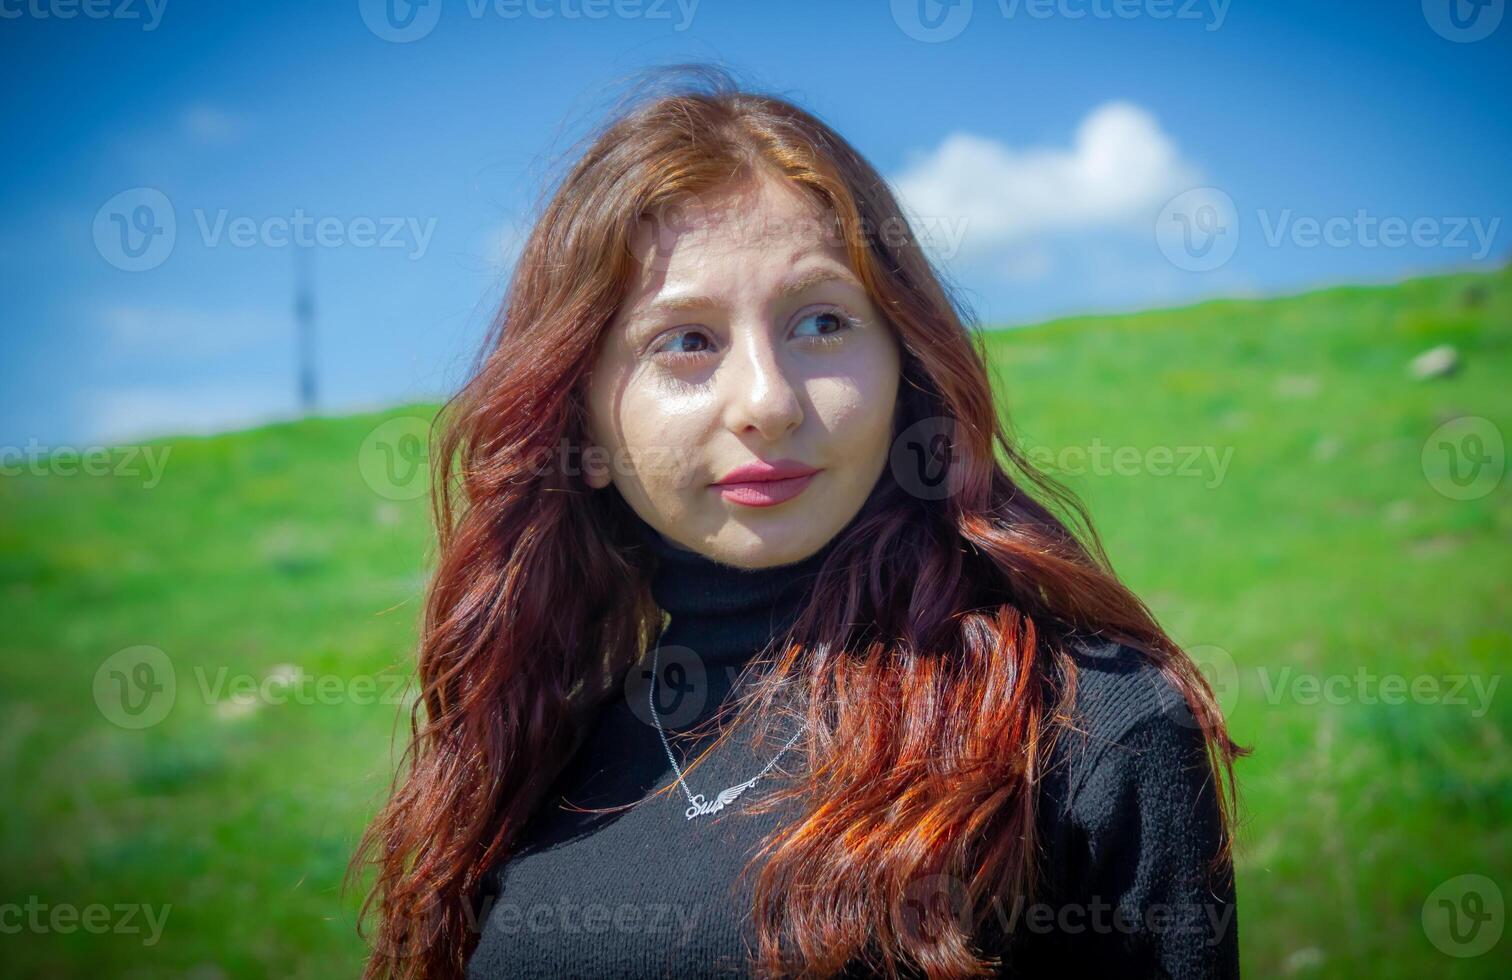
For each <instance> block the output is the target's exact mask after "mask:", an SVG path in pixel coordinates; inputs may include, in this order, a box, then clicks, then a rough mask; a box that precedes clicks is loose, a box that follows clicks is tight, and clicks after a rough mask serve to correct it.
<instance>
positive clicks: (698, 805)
mask: <svg viewBox="0 0 1512 980" xmlns="http://www.w3.org/2000/svg"><path fill="white" fill-rule="evenodd" d="M760 778H761V777H760V776H757V777H756V779H760ZM756 779H748V780H746V781H745V782H743V783H740V784H739V785H737V786H731V787H730V788H729V789H726V790H721V791H720V793H719V795H718V796H717V797H715V798H714V802H713V803H710V802H708V801H706V800H705V799H704V795H703V794H702V793H699V794H698V795H697V796H694V797H693V798H692V800H691V801H690V802H691V803H692V804H693V805H692V806H690V807H688V809H687V810H686V811H685V812H684V816H686V817H687V818H688V819H689V820H692V819H693V818H694V817H702V816H705V815H707V814H711V813H718V812H719V811H720V810H723V809H724V808H725V807H727V806H729V805H730V804H731V803H734V802H735V799H736V797H738V796H740V794H741V793H744V792H745V791H746V790H748V789H750V788H751V787H752V786H755V785H756Z"/></svg>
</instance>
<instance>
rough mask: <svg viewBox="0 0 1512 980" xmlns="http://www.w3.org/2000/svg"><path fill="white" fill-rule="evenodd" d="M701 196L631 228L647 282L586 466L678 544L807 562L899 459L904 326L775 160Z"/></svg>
mask: <svg viewBox="0 0 1512 980" xmlns="http://www.w3.org/2000/svg"><path fill="white" fill-rule="evenodd" d="M697 205H698V206H697V208H696V209H695V210H694V213H693V214H691V215H689V216H687V220H686V221H685V222H684V227H682V228H680V229H677V230H670V229H666V228H656V227H654V226H651V225H646V226H643V227H642V228H641V230H640V234H639V235H638V236H637V238H636V240H635V241H634V242H633V248H634V250H635V254H636V257H637V258H638V259H639V261H640V268H641V270H642V276H641V282H640V283H639V284H638V285H637V286H635V287H633V288H632V290H631V293H630V295H629V296H628V297H627V298H626V301H625V302H624V304H623V305H622V306H621V308H620V310H619V311H618V313H617V315H616V316H615V318H614V321H613V322H612V323H611V324H610V326H609V328H608V329H607V330H606V331H605V334H604V336H603V338H602V339H601V341H600V346H599V349H598V351H597V355H596V360H595V362H594V366H593V369H592V373H591V376H590V378H589V391H588V402H589V404H588V415H589V438H590V439H591V440H592V442H593V444H594V446H595V447H596V449H594V450H591V451H590V453H589V454H588V455H587V456H586V457H585V460H584V469H585V473H586V474H587V478H588V481H589V483H590V485H592V486H594V487H598V488H602V487H606V486H608V485H609V484H610V482H612V483H613V484H614V486H615V487H617V488H618V490H619V492H620V494H621V495H622V496H623V497H624V498H625V500H626V502H627V503H629V505H630V506H631V508H633V509H634V510H635V512H636V513H637V514H638V515H640V517H641V518H642V519H643V520H644V521H645V522H646V523H647V524H649V525H650V526H651V527H653V528H654V529H656V530H657V531H658V532H660V533H661V535H662V536H663V537H665V538H666V539H667V540H669V541H670V542H671V543H672V544H674V545H678V546H681V547H683V548H687V549H689V550H692V551H696V552H699V553H700V554H703V555H705V556H707V557H709V558H712V559H714V560H716V561H720V562H723V563H725V564H728V565H736V566H739V567H742V568H765V567H770V566H773V565H785V564H788V563H791V562H795V561H800V560H802V559H804V558H807V557H808V556H809V555H811V554H813V553H814V552H815V551H817V550H818V549H819V548H820V547H822V546H823V545H824V544H825V543H826V542H827V541H829V540H830V539H831V538H832V537H834V535H835V534H836V533H838V532H839V531H840V529H841V528H843V527H845V525H846V524H847V523H849V522H850V520H851V518H853V517H854V516H855V515H856V514H857V512H859V511H860V509H861V505H862V504H863V503H864V502H865V501H866V498H867V496H868V495H869V494H870V493H871V490H872V488H873V487H874V486H875V485H876V482H877V479H878V478H879V477H880V476H881V474H882V470H883V468H884V467H885V466H886V465H887V459H888V452H889V447H890V440H891V436H892V416H893V407H894V404H895V402H896V399H897V394H898V380H899V370H900V367H899V351H898V345H897V341H896V340H895V339H894V337H893V334H892V330H891V328H890V327H889V326H888V325H887V324H886V323H884V322H883V321H882V318H881V317H880V316H879V315H878V313H877V311H876V310H875V309H874V308H873V306H872V304H871V302H870V300H869V299H868V297H867V294H866V291H865V289H864V288H863V287H862V285H861V282H860V280H859V279H858V278H857V276H856V274H855V271H854V270H853V269H852V268H851V267H850V264H849V262H848V261H847V258H846V255H845V250H844V248H843V247H841V246H840V244H839V243H838V241H837V240H836V238H835V236H833V235H829V234H826V233H825V228H826V227H828V226H827V225H826V224H825V222H824V221H823V220H822V219H823V218H824V215H823V213H822V212H821V210H820V208H819V206H818V204H817V203H816V202H814V201H812V200H811V199H810V198H809V197H807V196H806V195H805V194H804V192H803V191H802V190H800V189H799V188H796V187H793V186H791V185H789V184H788V183H786V182H785V181H782V180H781V179H779V178H775V177H769V176H763V177H762V178H760V179H759V180H758V181H757V182H755V183H748V184H745V185H742V186H739V187H734V186H732V187H731V188H728V189H726V190H725V191H723V192H721V193H719V194H714V195H705V196H703V197H701V198H700V199H699V201H698V202H697ZM748 467H754V468H755V470H756V471H757V472H754V473H753V472H752V471H749V470H748V471H747V472H745V473H741V472H738V470H739V469H742V468H748ZM773 467H775V469H774V468H773ZM763 469H765V470H767V472H760V471H761V470H763ZM791 474H800V475H798V476H791ZM802 474H807V475H802ZM783 477H786V478H785V479H782V478H783ZM774 478H776V479H774Z"/></svg>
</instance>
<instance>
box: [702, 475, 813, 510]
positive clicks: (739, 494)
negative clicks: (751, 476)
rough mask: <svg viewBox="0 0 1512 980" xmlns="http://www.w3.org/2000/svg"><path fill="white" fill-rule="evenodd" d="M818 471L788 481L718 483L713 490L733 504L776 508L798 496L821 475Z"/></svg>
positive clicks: (790, 478)
mask: <svg viewBox="0 0 1512 980" xmlns="http://www.w3.org/2000/svg"><path fill="white" fill-rule="evenodd" d="M819 472H820V471H818V470H815V471H814V472H813V473H807V474H805V475H803V476H794V477H789V478H788V479H786V480H760V481H752V482H748V483H716V484H714V485H713V489H714V490H717V491H719V495H720V496H721V497H723V498H724V499H726V500H728V501H730V502H731V503H733V504H743V505H745V506H746V507H775V506H777V505H778V504H780V503H784V502H786V501H788V500H792V499H793V498H794V497H796V496H798V495H799V494H800V493H802V492H803V491H804V489H805V488H807V487H808V485H809V484H810V483H812V482H813V479H814V477H816V476H818V475H819Z"/></svg>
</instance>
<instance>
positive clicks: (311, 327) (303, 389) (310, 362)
mask: <svg viewBox="0 0 1512 980" xmlns="http://www.w3.org/2000/svg"><path fill="white" fill-rule="evenodd" d="M294 261H295V284H294V322H295V329H296V331H297V333H298V336H297V338H296V343H297V344H298V348H299V349H298V360H299V407H300V409H301V411H303V412H304V414H306V415H309V414H310V413H311V412H313V411H315V294H314V289H313V287H312V286H311V283H310V255H309V248H308V246H304V245H296V246H295V247H294Z"/></svg>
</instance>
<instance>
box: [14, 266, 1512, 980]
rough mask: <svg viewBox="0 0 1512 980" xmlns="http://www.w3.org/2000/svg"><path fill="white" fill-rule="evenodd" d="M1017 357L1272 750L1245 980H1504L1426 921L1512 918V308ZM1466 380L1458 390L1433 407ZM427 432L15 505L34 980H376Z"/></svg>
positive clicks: (127, 470)
mask: <svg viewBox="0 0 1512 980" xmlns="http://www.w3.org/2000/svg"><path fill="white" fill-rule="evenodd" d="M989 343H990V347H991V351H992V356H993V360H994V365H995V370H996V371H997V375H998V382H999V392H1000V397H1001V400H1002V403H1003V404H1004V406H1005V408H1006V409H1007V410H1008V411H1009V413H1010V416H1011V418H1012V419H1013V421H1014V423H1015V425H1016V428H1017V430H1018V432H1019V434H1020V436H1021V439H1022V441H1023V442H1024V443H1026V444H1027V445H1028V446H1029V447H1030V448H1031V450H1032V452H1033V453H1034V454H1035V455H1036V457H1037V458H1038V459H1040V460H1041V461H1043V462H1044V463H1045V465H1046V466H1047V467H1049V468H1051V469H1054V470H1058V471H1060V472H1062V474H1063V475H1064V476H1065V478H1066V479H1067V482H1068V483H1070V484H1071V485H1072V487H1073V488H1074V489H1076V490H1077V491H1078V492H1079V493H1080V494H1081V495H1082V496H1083V499H1084V500H1086V501H1087V503H1088V504H1089V506H1090V508H1091V511H1092V514H1093V516H1094V519H1095V520H1096V522H1097V525H1098V527H1099V529H1100V530H1101V531H1102V533H1103V534H1104V538H1105V541H1106V543H1107V546H1108V549H1109V552H1110V554H1111V556H1112V558H1113V560H1114V562H1115V564H1116V566H1117V567H1118V570H1119V571H1120V573H1121V574H1123V575H1124V576H1125V577H1126V579H1127V580H1128V581H1129V582H1130V583H1131V584H1132V585H1133V586H1134V587H1135V588H1136V589H1137V590H1138V591H1139V592H1140V594H1142V595H1144V596H1145V597H1147V599H1148V600H1149V601H1150V603H1151V605H1152V606H1153V607H1154V609H1155V611H1156V612H1157V614H1158V615H1159V616H1160V617H1161V619H1162V621H1163V622H1164V623H1165V624H1166V625H1167V626H1168V628H1169V629H1170V630H1171V631H1172V632H1173V633H1174V634H1175V636H1176V637H1177V638H1178V639H1179V640H1180V641H1182V642H1184V643H1186V644H1188V645H1190V646H1192V648H1193V649H1194V651H1195V652H1196V653H1197V654H1198V656H1199V658H1200V659H1202V660H1203V661H1204V663H1205V664H1208V665H1209V666H1210V669H1211V672H1212V676H1213V677H1214V679H1215V683H1216V684H1217V685H1218V687H1219V690H1220V694H1221V696H1222V698H1223V701H1224V703H1225V706H1226V709H1227V711H1228V714H1229V716H1230V719H1231V722H1232V725H1233V727H1234V729H1235V732H1236V734H1237V737H1238V738H1239V739H1240V740H1241V741H1243V742H1245V743H1247V744H1250V745H1252V746H1253V747H1254V749H1255V754H1254V756H1253V757H1252V758H1251V759H1249V760H1247V761H1245V762H1244V763H1243V764H1242V768H1241V790H1242V793H1243V797H1244V814H1243V816H1244V819H1245V826H1244V834H1243V840H1242V845H1241V849H1240V853H1239V860H1240V880H1239V895H1240V916H1241V937H1242V946H1243V951H1244V959H1245V969H1246V973H1247V974H1248V975H1251V976H1267V977H1268V976H1282V975H1296V976H1355V975H1360V974H1363V973H1367V972H1368V974H1369V975H1371V976H1376V977H1383V978H1387V977H1404V978H1405V977H1421V976H1425V975H1432V976H1462V977H1471V976H1486V977H1490V976H1502V975H1505V972H1504V971H1505V970H1506V967H1507V965H1508V963H1509V961H1512V955H1509V954H1512V937H1504V938H1503V939H1502V940H1501V942H1500V944H1499V945H1497V946H1496V947H1495V948H1494V949H1492V950H1491V951H1489V952H1486V953H1484V954H1482V955H1478V956H1470V957H1463V956H1455V955H1449V953H1450V952H1454V953H1465V952H1473V951H1474V945H1473V943H1474V940H1470V941H1467V942H1466V943H1461V944H1458V945H1456V943H1455V941H1453V940H1452V939H1448V938H1445V934H1444V930H1443V928H1442V926H1441V925H1440V924H1435V923H1437V922H1438V921H1439V920H1437V919H1433V917H1432V916H1433V915H1435V914H1439V913H1437V912H1436V911H1435V910H1436V909H1437V908H1438V906H1437V904H1436V903H1437V900H1438V898H1440V897H1443V896H1444V895H1449V896H1450V900H1451V901H1455V902H1458V901H1460V897H1459V896H1460V893H1461V892H1463V890H1464V888H1465V887H1467V884H1466V883H1467V882H1469V883H1470V885H1474V880H1473V879H1463V878H1461V877H1460V876H1464V875H1483V876H1487V877H1489V878H1490V879H1492V880H1494V881H1495V882H1497V883H1498V884H1499V888H1500V892H1501V894H1502V895H1503V896H1504V897H1505V896H1512V853H1509V846H1512V829H1509V828H1512V752H1509V751H1508V749H1509V747H1508V739H1509V733H1512V726H1509V720H1512V708H1509V699H1512V690H1503V689H1502V686H1512V685H1501V684H1500V681H1501V679H1502V672H1503V670H1504V668H1505V665H1507V664H1508V663H1509V657H1512V613H1509V609H1512V602H1509V598H1512V595H1509V593H1512V585H1509V582H1512V577H1509V575H1508V572H1509V564H1512V562H1509V554H1512V548H1509V543H1512V477H1506V476H1504V475H1503V476H1501V478H1500V480H1499V482H1498V481H1497V479H1496V477H1497V475H1498V474H1500V473H1501V471H1502V468H1504V466H1505V451H1504V450H1501V451H1500V455H1497V452H1498V451H1497V450H1496V447H1495V445H1494V442H1495V440H1496V439H1498V438H1500V439H1503V440H1505V438H1506V437H1507V436H1508V435H1509V434H1512V348H1509V343H1512V273H1509V272H1503V273H1502V274H1499V275H1493V276H1477V275H1459V276H1447V277H1438V278H1431V279H1421V280H1414V281H1410V282H1405V283H1401V284H1397V285H1391V286H1381V287H1369V288H1363V287H1362V288H1340V289H1330V290H1325V291H1322V292H1316V293H1311V294H1307V295H1302V296H1296V297H1289V298H1281V299H1272V300H1262V301H1224V302H1210V303H1204V304H1201V305H1198V306H1193V307H1189V308H1184V309H1179V310H1170V311H1158V312H1150V313H1142V314H1138V315H1131V316H1117V317H1098V318H1088V319H1076V320H1064V321H1058V322H1054V323H1049V324H1045V325H1042V326H1038V327H1033V328H1028V329H1022V330H1016V331H1011V332H1002V333H996V334H993V335H992V336H991V338H990V341H989ZM1441 344H1450V345H1453V346H1454V347H1455V348H1456V350H1457V351H1458V352H1459V355H1460V357H1461V358H1462V364H1461V366H1460V368H1459V370H1458V371H1457V372H1455V373H1453V374H1451V375H1449V376H1447V377H1439V378H1434V379H1431V380H1423V381H1419V380H1415V379H1413V378H1412V377H1410V376H1409V364H1410V362H1411V361H1412V360H1413V358H1414V357H1415V356H1417V355H1419V354H1420V353H1422V352H1423V351H1424V350H1426V349H1428V348H1431V347H1434V346H1437V345H1441ZM432 410H433V408H432V407H427V406H413V407H407V408H400V409H395V410H393V411H390V412H386V413H382V414H378V415H370V416H362V417H350V418H340V419H311V420H307V421H303V422H299V423H294V424H285V425H277V426H269V427H265V428H260V429H255V430H250V431H245V432H237V433H232V434H227V435H221V436H215V437H208V438H186V439H173V440H161V441H158V442H155V443H152V444H150V446H149V447H148V448H149V449H151V451H152V452H155V453H158V454H163V453H166V456H163V455H159V456H158V457H157V458H158V460H159V461H160V462H162V463H163V466H162V468H161V471H160V472H158V473H157V474H156V478H155V479H154V476H153V471H152V469H151V467H150V465H149V462H148V460H147V459H146V458H144V457H143V456H142V455H141V454H138V455H137V458H136V459H135V461H134V463H133V462H131V461H127V460H126V459H125V454H124V453H117V454H116V455H114V456H113V457H111V458H110V459H109V460H108V461H107V462H106V463H98V465H96V466H95V467H94V469H95V471H96V473H97V474H98V475H88V474H87V473H85V472H80V466H78V465H73V464H70V463H69V461H68V460H67V459H66V458H64V457H61V456H58V457H55V458H54V459H53V460H52V461H51V462H48V463H40V464H38V465H37V466H35V467H30V468H32V469H36V470H37V472H28V473H23V474H21V475H7V476H3V477H0V515H3V517H0V615H3V616H4V620H5V622H6V624H7V628H6V629H5V630H4V632H3V634H0V665H3V666H0V678H3V680H0V785H3V786H5V787H7V789H8V792H7V795H8V797H9V799H8V803H7V805H6V806H4V807H3V808H0V905H4V904H6V903H11V904H13V905H16V906H20V910H19V911H18V912H16V913H13V914H12V919H11V921H20V918H21V917H24V918H25V919H26V921H27V922H28V923H29V925H27V926H25V927H24V928H23V930H22V931H21V933H20V934H0V961H3V962H5V963H6V964H7V965H8V967H9V968H10V969H9V970H8V971H7V972H14V973H16V974H19V975H36V976H78V975H88V976H99V977H103V976H144V977H145V976H154V977H157V976H169V975H172V976H194V977H199V978H213V977H221V976H227V977H242V976H246V977H263V976H280V977H320V978H324V977H329V976H351V975H354V974H355V973H356V972H357V969H358V965H359V963H360V960H361V955H362V948H361V945H360V943H359V941H358V940H357V938H356V937H355V935H354V933H353V920H354V912H355V899H347V900H340V899H339V897H338V894H337V886H338V883H339V881H340V878H341V874H342V871H343V868H344V865H345V862H346V860H347V858H348V856H349V854H350V853H351V850H352V847H353V844H354V842H355V840H356V836H357V834H358V832H359V831H360V829H361V827H362V826H363V824H364V822H365V820H366V817H367V815H368V814H369V813H370V812H371V811H372V809H373V807H374V806H375V805H376V803H377V801H378V799H379V798H380V797H381V795H382V793H383V791H384V789H385V786H386V781H387V778H388V773H389V770H390V766H391V764H392V760H393V755H394V746H395V744H396V743H395V742H394V736H395V735H396V733H397V732H399V731H400V729H399V728H398V726H397V725H396V718H397V716H398V714H399V712H400V710H401V708H402V707H403V704H404V703H407V702H405V695H404V693H403V692H402V691H401V689H400V687H399V684H401V683H402V681H403V679H404V678H405V676H406V674H407V670H408V658H409V657H410V656H411V655H412V649H413V643H414V639H415V632H416V625H417V621H418V616H419V599H420V596H421V594H422V590H423V586H424V581H425V574H426V567H427V565H428V563H429V558H430V556H429V550H428V549H429V544H428V541H429V528H428V525H427V514H426V504H425V501H424V500H423V499H422V498H420V497H419V496H417V493H418V490H419V488H420V486H421V484H420V483H419V482H418V479H417V478H416V476H415V475H414V473H413V469H414V467H413V463H414V460H413V459H412V458H411V457H412V456H413V454H414V450H415V444H414V443H412V442H406V435H407V434H413V433H414V432H418V431H420V427H421V426H422V425H423V422H421V421H418V420H423V419H424V418H427V417H428V416H429V415H430V413H431V411H432ZM1466 417H1468V421H1459V422H1456V421H1454V420H1456V419H1464V418H1466ZM405 419H409V420H410V421H404V420H405ZM396 420H398V421H396ZM1477 420H1480V421H1477ZM1446 423H1450V428H1449V429H1448V430H1444V431H1438V430H1440V427H1441V426H1443V425H1445V424H1446ZM1477 440H1478V441H1477ZM1451 453H1457V454H1459V455H1458V456H1457V457H1456V458H1452V459H1451ZM1477 460H1479V463H1478V464H1477V463H1476V461H1477ZM97 462H98V461H97ZM107 463H108V465H107ZM1475 465H1479V467H1480V468H1479V469H1478V470H1476V469H1470V468H1467V467H1472V466H1475ZM1451 466H1455V467H1457V469H1455V470H1454V471H1453V472H1451V471H1450V467H1451ZM1476 473H1479V474H1480V476H1479V477H1478V479H1472V477H1474V476H1475V474H1476ZM1456 477H1458V478H1459V479H1458V481H1457V480H1456ZM1462 484H1464V485H1462ZM1465 498H1467V499H1465ZM142 647H148V648H150V649H149V650H147V651H143V650H141V649H140V648H142ZM156 651H161V653H158V652H156ZM154 665H156V667H154ZM166 665H171V667H168V666H166ZM143 670H147V671H148V673H146V674H144V673H142V671H143ZM154 671H155V672H154ZM1391 678H1397V680H1392V679H1391ZM144 680H145V681H150V682H151V684H154V685H156V686H157V688H158V690H157V693H156V694H154V695H153V696H152V698H150V699H134V698H132V697H127V698H126V699H125V700H124V701H123V700H122V692H124V691H125V690H127V688H128V687H129V686H130V685H131V684H133V683H135V682H138V681H144ZM169 681H172V683H173V687H172V689H171V690H167V689H166V684H167V683H168V682H169ZM150 689H151V687H150V685H149V686H148V687H144V688H143V690H150ZM1436 889H1439V891H1437V892H1436V891H1435V890H1436ZM1445 889H1447V891H1446V890H1445ZM1482 891H1484V889H1483V888H1482ZM1430 896H1432V897H1433V899H1434V900H1433V901H1431V902H1430V901H1429V899H1430ZM1425 903H1426V906H1427V907H1428V909H1429V911H1430V913H1431V914H1430V921H1429V923H1428V924H1427V926H1425V923H1424V910H1425ZM95 904H98V905H99V906H103V907H105V909H106V910H107V911H105V912H103V913H102V912H91V911H89V910H90V907H91V906H92V905H95ZM128 907H130V908H134V909H135V911H134V912H133V911H128V910H127V908H128ZM1463 907H1464V908H1465V909H1467V910H1469V908H1470V907H1469V906H1463ZM70 910H72V911H70ZM91 917H92V918H91ZM154 919H157V920H158V924H159V926H160V929H156V930H154V929H153V928H152V926H151V922H152V921H153V920H154ZM1499 927H1500V926H1499V924H1498V928H1499ZM1486 930H1487V931H1486V933H1485V935H1489V930H1490V926H1489V925H1488V926H1487V927H1486ZM1446 949H1447V950H1448V952H1446V951H1445V950H1446Z"/></svg>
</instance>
